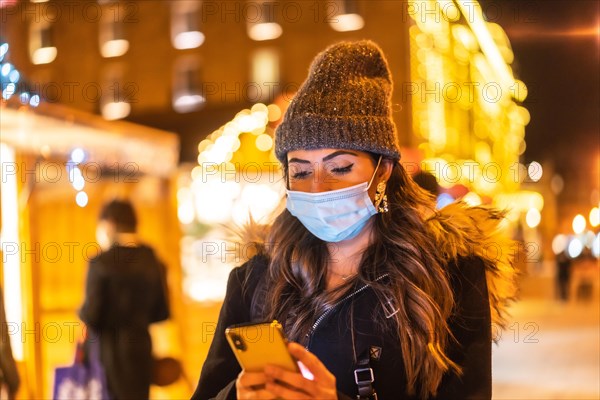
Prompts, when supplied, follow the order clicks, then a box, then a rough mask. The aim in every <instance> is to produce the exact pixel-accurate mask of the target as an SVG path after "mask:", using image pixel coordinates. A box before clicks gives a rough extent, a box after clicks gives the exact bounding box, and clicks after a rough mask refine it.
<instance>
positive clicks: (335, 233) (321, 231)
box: [286, 151, 381, 243]
mask: <svg viewBox="0 0 600 400" xmlns="http://www.w3.org/2000/svg"><path fill="white" fill-rule="evenodd" d="M336 153H337V154H339V155H340V156H344V158H342V159H339V160H336V163H335V164H333V163H331V164H330V165H329V166H328V167H326V168H325V169H326V172H325V174H327V173H330V171H331V172H333V173H334V174H335V173H336V171H338V172H342V173H344V174H349V173H351V171H352V168H354V166H355V164H357V160H354V162H352V161H353V160H352V158H351V156H352V155H353V154H356V153H355V152H344V151H340V152H334V153H332V154H330V155H329V156H327V157H324V159H323V161H325V162H326V161H328V160H327V158H328V157H330V156H332V155H333V156H334V157H336V158H337V156H336ZM367 157H369V156H367ZM331 158H333V157H331ZM331 158H330V159H331ZM295 160H296V158H294V157H292V158H290V160H289V162H290V164H292V163H293V162H297V161H295ZM304 161H305V160H302V164H305V165H304V166H305V167H306V164H308V163H306V162H304ZM367 162H369V163H370V162H371V160H370V159H369V158H367ZM380 163H381V157H380V158H379V161H378V162H377V166H376V167H375V170H374V171H373V173H372V175H371V176H370V179H369V181H368V182H366V181H363V182H362V183H358V184H355V185H352V186H348V187H342V188H340V189H333V190H324V191H313V192H309V191H298V190H290V189H287V196H288V197H287V205H286V207H287V209H288V211H289V212H290V213H291V214H292V215H293V216H295V217H296V218H298V220H300V222H301V223H302V224H303V225H304V226H305V227H306V229H308V230H309V231H310V232H311V233H312V234H313V235H315V236H316V237H318V238H319V239H321V240H323V241H326V242H332V243H335V242H340V241H342V240H348V239H352V238H354V237H356V236H357V235H358V234H359V233H360V232H361V231H362V229H363V228H364V227H365V225H366V224H367V222H368V220H369V219H370V218H371V217H372V216H373V215H375V214H377V210H376V208H375V206H374V205H373V201H372V200H371V197H370V196H369V188H370V187H371V184H372V182H373V179H374V177H375V175H376V173H377V169H378V167H379V164H380ZM346 164H347V165H346ZM371 165H372V164H371ZM317 167H318V165H317ZM317 169H318V168H312V169H310V168H308V169H307V168H305V170H304V171H299V172H296V171H295V172H294V175H293V176H291V181H292V182H293V181H294V180H295V179H298V177H299V176H304V177H306V176H307V175H310V174H314V175H313V177H312V179H314V180H321V181H322V180H323V179H327V178H322V177H318V176H317V175H318V173H317V172H315V171H316V170H317ZM298 174H299V175H298ZM355 174H356V177H355V178H359V179H360V175H363V177H364V170H363V171H360V172H359V173H355ZM329 179H331V177H329ZM348 181H350V182H351V181H352V177H350V179H348V177H346V179H336V180H330V181H329V185H328V184H327V183H325V184H323V182H316V183H314V184H313V183H309V184H307V183H304V184H302V185H298V184H296V185H294V184H293V183H292V184H291V185H290V186H303V187H304V188H310V189H314V188H316V189H317V190H318V189H320V188H328V186H333V187H335V186H339V185H342V186H345V183H346V182H348Z"/></svg>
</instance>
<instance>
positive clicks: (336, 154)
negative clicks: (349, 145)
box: [323, 150, 358, 162]
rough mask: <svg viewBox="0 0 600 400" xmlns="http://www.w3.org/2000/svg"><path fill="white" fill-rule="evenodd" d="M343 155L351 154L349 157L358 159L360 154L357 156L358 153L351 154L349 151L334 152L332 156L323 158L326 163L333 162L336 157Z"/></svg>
mask: <svg viewBox="0 0 600 400" xmlns="http://www.w3.org/2000/svg"><path fill="white" fill-rule="evenodd" d="M343 154H349V155H351V156H355V157H358V154H356V153H353V152H351V151H347V150H338V151H334V152H333V153H331V154H330V155H328V156H325V157H323V162H325V161H329V160H331V159H332V158H335V157H337V156H341V155H343Z"/></svg>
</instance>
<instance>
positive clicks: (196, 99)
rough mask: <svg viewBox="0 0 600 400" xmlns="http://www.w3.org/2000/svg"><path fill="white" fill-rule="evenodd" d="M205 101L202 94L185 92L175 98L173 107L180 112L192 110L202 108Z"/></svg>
mask: <svg viewBox="0 0 600 400" xmlns="http://www.w3.org/2000/svg"><path fill="white" fill-rule="evenodd" d="M205 102H206V99H205V98H204V96H202V95H200V94H184V95H181V96H178V97H177V98H175V99H174V101H173V109H174V110H175V111H177V112H178V113H187V112H192V111H196V110H197V109H198V108H200V106H201V105H202V104H204V103H205Z"/></svg>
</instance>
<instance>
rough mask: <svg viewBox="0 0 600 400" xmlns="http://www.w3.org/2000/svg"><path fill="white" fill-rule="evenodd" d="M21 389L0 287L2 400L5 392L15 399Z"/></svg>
mask: <svg viewBox="0 0 600 400" xmlns="http://www.w3.org/2000/svg"><path fill="white" fill-rule="evenodd" d="M17 389H19V372H18V371H17V365H16V363H15V360H14V358H13V355H12V349H11V348H10V337H9V336H8V324H7V323H6V314H5V312H4V295H3V293H2V287H0V398H4V397H3V396H5V395H6V394H5V391H7V392H8V393H7V395H8V398H9V399H14V398H15V394H16V393H17Z"/></svg>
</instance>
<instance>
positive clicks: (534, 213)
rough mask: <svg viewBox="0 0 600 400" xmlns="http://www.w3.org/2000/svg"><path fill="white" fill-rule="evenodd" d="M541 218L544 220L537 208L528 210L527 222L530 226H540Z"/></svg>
mask: <svg viewBox="0 0 600 400" xmlns="http://www.w3.org/2000/svg"><path fill="white" fill-rule="evenodd" d="M541 220H542V215H541V214H540V212H539V211H538V210H537V209H535V208H530V209H529V210H528V211H527V214H526V215H525V222H526V223H527V226H528V227H530V228H535V227H536V226H538V225H539V224H540V221H541Z"/></svg>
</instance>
